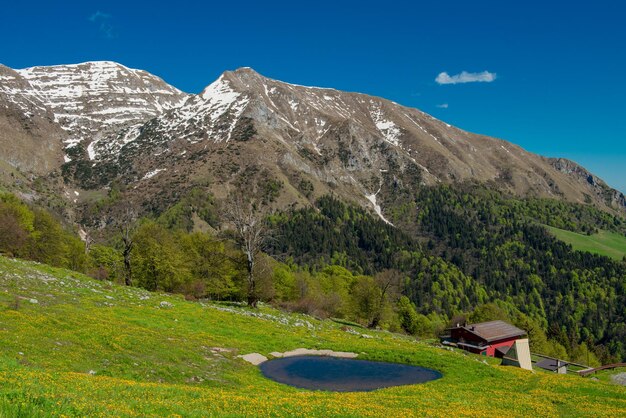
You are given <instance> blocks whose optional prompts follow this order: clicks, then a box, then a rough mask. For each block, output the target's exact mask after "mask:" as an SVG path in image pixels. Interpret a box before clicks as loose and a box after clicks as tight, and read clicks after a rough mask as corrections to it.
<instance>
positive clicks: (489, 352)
mask: <svg viewBox="0 0 626 418" xmlns="http://www.w3.org/2000/svg"><path fill="white" fill-rule="evenodd" d="M449 332H450V335H449V336H446V337H443V342H444V343H446V344H450V345H455V346H457V347H458V348H461V349H463V350H467V351H470V352H472V353H476V354H483V355H486V356H490V357H500V358H502V357H503V356H504V355H505V354H506V353H507V352H508V351H509V349H510V348H511V347H513V345H514V344H515V341H516V340H519V339H522V338H523V337H525V336H526V331H524V330H522V329H519V328H517V327H515V326H513V325H511V324H509V323H507V322H504V321H489V322H481V323H478V324H469V325H463V326H461V325H458V326H456V327H453V328H450V329H449Z"/></svg>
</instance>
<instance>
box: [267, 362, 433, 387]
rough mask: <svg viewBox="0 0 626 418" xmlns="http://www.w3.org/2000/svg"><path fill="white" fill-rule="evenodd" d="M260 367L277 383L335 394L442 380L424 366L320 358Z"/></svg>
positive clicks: (270, 363)
mask: <svg viewBox="0 0 626 418" xmlns="http://www.w3.org/2000/svg"><path fill="white" fill-rule="evenodd" d="M259 367H260V368H261V372H262V373H263V375H264V376H265V377H267V378H269V379H272V380H274V381H276V382H280V383H284V384H286V385H290V386H295V387H297V388H303V389H312V390H329V391H334V392H363V391H369V390H375V389H380V388H386V387H390V386H400V385H412V384H415V383H424V382H428V381H431V380H435V379H439V378H440V377H442V375H441V373H439V372H438V371H436V370H431V369H426V368H424V367H417V366H408V365H406V364H398V363H383V362H379V361H367V360H354V359H346V358H336V357H319V356H295V357H286V358H279V359H275V360H269V361H266V362H265V363H262V364H261V365H260V366H259Z"/></svg>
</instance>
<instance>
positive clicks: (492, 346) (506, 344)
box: [487, 338, 517, 357]
mask: <svg viewBox="0 0 626 418" xmlns="http://www.w3.org/2000/svg"><path fill="white" fill-rule="evenodd" d="M515 340H517V338H510V339H508V340H502V341H496V342H494V343H491V344H490V345H489V346H488V347H487V355H488V356H491V357H495V355H496V348H500V347H511V346H513V344H515Z"/></svg>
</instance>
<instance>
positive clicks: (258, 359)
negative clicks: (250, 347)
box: [237, 353, 267, 366]
mask: <svg viewBox="0 0 626 418" xmlns="http://www.w3.org/2000/svg"><path fill="white" fill-rule="evenodd" d="M237 357H238V358H240V359H243V360H245V361H247V362H248V363H250V364H254V365H255V366H258V365H259V364H261V363H264V362H266V361H267V357H265V356H264V355H262V354H259V353H250V354H245V355H242V356H237Z"/></svg>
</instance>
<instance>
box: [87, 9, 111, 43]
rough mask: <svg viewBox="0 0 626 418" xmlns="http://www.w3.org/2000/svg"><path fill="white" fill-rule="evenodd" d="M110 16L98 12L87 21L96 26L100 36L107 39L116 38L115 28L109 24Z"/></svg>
mask: <svg viewBox="0 0 626 418" xmlns="http://www.w3.org/2000/svg"><path fill="white" fill-rule="evenodd" d="M112 18H113V16H112V15H110V14H109V13H104V12H101V11H100V10H98V11H96V12H95V13H93V14H92V15H91V16H89V17H88V20H89V21H90V22H92V23H94V24H96V25H97V26H98V29H99V30H100V34H101V35H102V36H104V37H105V38H107V39H113V38H115V37H116V33H115V28H114V27H113V25H112V24H111V19H112Z"/></svg>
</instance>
